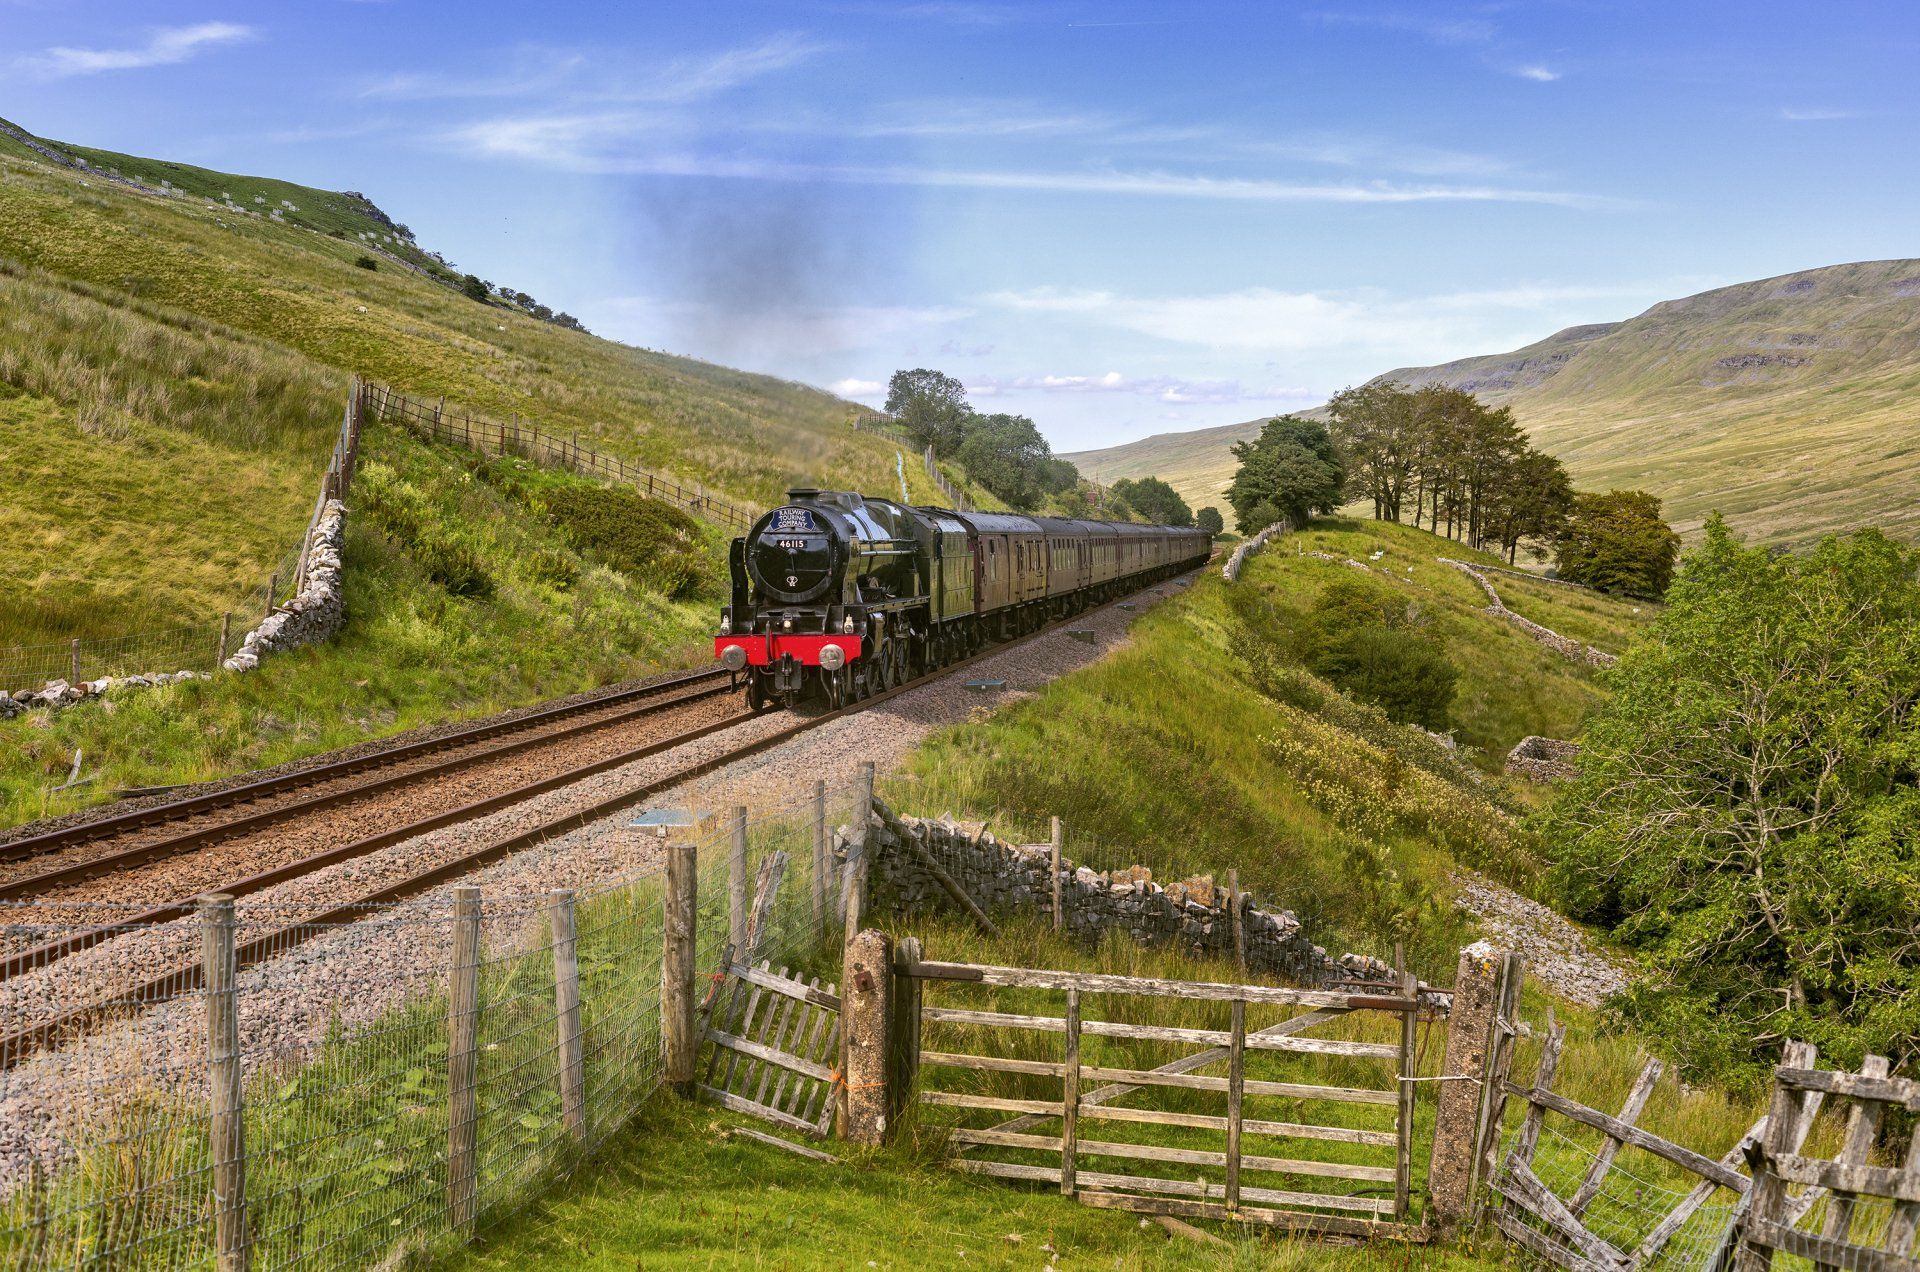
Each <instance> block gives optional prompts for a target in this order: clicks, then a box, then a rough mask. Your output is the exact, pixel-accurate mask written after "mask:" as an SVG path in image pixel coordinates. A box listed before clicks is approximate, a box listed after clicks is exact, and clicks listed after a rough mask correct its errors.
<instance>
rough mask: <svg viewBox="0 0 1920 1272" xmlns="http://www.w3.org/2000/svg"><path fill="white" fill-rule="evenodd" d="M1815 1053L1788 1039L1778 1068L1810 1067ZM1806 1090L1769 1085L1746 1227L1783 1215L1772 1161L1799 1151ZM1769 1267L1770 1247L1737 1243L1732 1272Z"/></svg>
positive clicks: (1783, 1188) (1783, 1199)
mask: <svg viewBox="0 0 1920 1272" xmlns="http://www.w3.org/2000/svg"><path fill="white" fill-rule="evenodd" d="M1815 1055H1816V1052H1815V1050H1814V1046H1813V1044H1812V1043H1810V1042H1799V1041H1789V1042H1788V1043H1787V1045H1786V1046H1785V1047H1784V1048H1783V1049H1782V1053H1781V1056H1780V1067H1781V1068H1783V1069H1811V1068H1813V1062H1814V1058H1815ZM1808 1113H1809V1109H1808V1101H1807V1098H1806V1093H1805V1092H1801V1091H1795V1090H1793V1089H1792V1088H1791V1087H1788V1086H1785V1085H1783V1084H1782V1083H1781V1082H1780V1081H1779V1080H1778V1079H1776V1080H1775V1081H1774V1084H1773V1102H1772V1103H1771V1104H1770V1105H1769V1106H1768V1107H1767V1133H1766V1137H1765V1138H1764V1139H1763V1140H1762V1141H1761V1155H1760V1162H1759V1165H1758V1166H1756V1167H1755V1168H1754V1171H1753V1186H1752V1187H1751V1188H1750V1189H1749V1190H1748V1191H1747V1223H1748V1225H1749V1227H1750V1228H1751V1227H1755V1226H1758V1225H1762V1224H1774V1223H1779V1222H1781V1221H1782V1220H1783V1219H1784V1218H1785V1217H1786V1214H1785V1212H1786V1204H1787V1185H1786V1181H1785V1180H1783V1179H1781V1178H1780V1176H1779V1174H1778V1173H1777V1172H1776V1171H1775V1170H1774V1169H1773V1163H1774V1162H1776V1161H1778V1160H1779V1159H1780V1158H1782V1157H1784V1156H1786V1155H1787V1154H1789V1153H1797V1152H1799V1151H1800V1144H1801V1141H1802V1140H1804V1139H1805V1138H1806V1134H1807V1129H1808V1126H1809V1125H1810V1124H1811V1123H1812V1120H1813V1119H1812V1118H1811V1117H1810V1116H1808ZM1772 1266H1773V1252H1772V1250H1770V1249H1768V1248H1766V1247H1765V1246H1762V1245H1760V1244H1758V1243H1756V1242H1754V1241H1752V1240H1750V1239H1749V1240H1744V1241H1742V1242H1741V1243H1740V1248H1739V1252H1738V1253H1737V1254H1736V1255H1735V1256H1734V1263H1733V1269H1734V1272H1765V1270H1766V1269H1768V1268H1771V1267H1772Z"/></svg>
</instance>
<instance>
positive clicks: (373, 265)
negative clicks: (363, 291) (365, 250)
mask: <svg viewBox="0 0 1920 1272" xmlns="http://www.w3.org/2000/svg"><path fill="white" fill-rule="evenodd" d="M354 264H355V265H357V266H358V267H360V268H361V269H379V268H380V262H379V261H376V260H374V259H373V257H371V256H362V257H361V258H360V259H358V260H356V261H355V262H354Z"/></svg>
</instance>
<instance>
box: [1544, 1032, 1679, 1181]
mask: <svg viewBox="0 0 1920 1272" xmlns="http://www.w3.org/2000/svg"><path fill="white" fill-rule="evenodd" d="M1661 1067H1662V1066H1661V1064H1660V1061H1659V1059H1658V1057H1654V1056H1649V1057H1648V1058H1647V1063H1646V1064H1645V1065H1644V1066H1643V1067H1642V1068H1641V1070H1640V1076H1639V1077H1637V1078H1635V1079H1634V1080H1633V1086H1632V1087H1631V1088H1630V1089H1629V1090H1628V1091H1627V1098H1626V1100H1625V1101H1623V1102H1622V1103H1621V1105H1620V1120H1621V1121H1622V1122H1625V1123H1626V1124H1627V1125H1628V1126H1631V1125H1633V1124H1634V1123H1635V1122H1638V1121H1639V1120H1640V1114H1641V1113H1643V1112H1645V1111H1646V1107H1647V1101H1648V1099H1650V1098H1651V1097H1652V1095H1653V1084H1654V1083H1655V1082H1658V1081H1659V1080H1660V1070H1661ZM1619 1155H1620V1141H1619V1140H1617V1139H1615V1138H1613V1137H1612V1136H1611V1135H1609V1136H1608V1137H1607V1138H1606V1140H1605V1142H1603V1143H1602V1144H1601V1145H1600V1149H1599V1151H1598V1152H1596V1153H1595V1154H1594V1155H1593V1162H1592V1164H1591V1165H1589V1166H1588V1167H1587V1174H1586V1177H1585V1178H1584V1179H1582V1180H1581V1181H1580V1186H1579V1187H1578V1188H1576V1189H1574V1190H1573V1196H1571V1197H1569V1198H1567V1209H1568V1210H1569V1211H1570V1212H1572V1214H1573V1215H1574V1217H1576V1218H1578V1217H1579V1216H1580V1215H1582V1214H1584V1213H1585V1212H1586V1209H1587V1207H1588V1206H1589V1205H1591V1204H1592V1203H1593V1199H1594V1198H1595V1197H1597V1196H1599V1195H1600V1189H1601V1188H1602V1187H1604V1186H1605V1184H1606V1178H1607V1172H1608V1171H1610V1170H1612V1169H1613V1159H1614V1158H1615V1157H1618V1156H1619Z"/></svg>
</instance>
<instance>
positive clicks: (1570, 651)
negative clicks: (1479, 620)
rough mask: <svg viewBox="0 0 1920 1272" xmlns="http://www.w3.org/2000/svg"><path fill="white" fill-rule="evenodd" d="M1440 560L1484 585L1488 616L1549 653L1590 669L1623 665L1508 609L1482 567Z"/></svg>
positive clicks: (1482, 587) (1614, 658)
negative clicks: (1501, 621)
mask: <svg viewBox="0 0 1920 1272" xmlns="http://www.w3.org/2000/svg"><path fill="white" fill-rule="evenodd" d="M1436 559H1437V560H1438V561H1439V562H1440V564H1442V565H1450V566H1452V567H1453V568H1454V569H1456V570H1458V571H1460V573H1462V574H1464V575H1466V576H1467V577H1468V578H1470V579H1472V580H1473V581H1474V582H1475V583H1478V584H1479V585H1480V590H1481V591H1483V592H1485V593H1486V594H1487V612H1488V613H1489V614H1494V615H1497V616H1499V617H1500V618H1503V619H1505V620H1506V621H1507V622H1509V623H1512V624H1513V625H1514V626H1515V627H1518V628H1519V629H1520V630H1521V631H1523V632H1525V633H1526V634H1527V635H1529V636H1531V637H1533V639H1534V640H1536V641H1538V642H1539V643H1541V644H1542V645H1545V646H1546V647H1547V648H1548V649H1551V650H1553V651H1554V652H1555V653H1556V654H1559V655H1561V656H1562V657H1565V658H1571V659H1573V661H1575V662H1584V663H1586V664H1587V665H1588V666H1590V667H1611V666H1613V664H1614V663H1616V662H1619V661H1620V659H1619V656H1618V655H1616V654H1610V653H1608V652H1607V651H1606V650H1604V649H1595V648H1594V647H1593V646H1592V645H1583V644H1581V643H1580V642H1579V641H1577V640H1574V639H1573V638H1571V637H1568V636H1562V635H1561V634H1560V633H1559V632H1556V631H1554V630H1553V629H1552V628H1550V627H1542V626H1541V625H1540V624H1538V623H1536V622H1534V621H1533V620H1532V619H1530V618H1522V617H1521V616H1520V615H1518V614H1516V613H1514V612H1513V611H1512V610H1510V609H1508V608H1507V606H1506V602H1504V601H1502V600H1501V599H1500V593H1498V592H1496V591H1494V590H1493V584H1492V583H1490V582H1488V581H1487V576H1486V575H1485V574H1482V573H1481V572H1480V568H1479V567H1478V566H1474V565H1468V564H1467V563H1466V562H1465V561H1455V560H1452V559H1451V558H1448V557H1438V558H1436Z"/></svg>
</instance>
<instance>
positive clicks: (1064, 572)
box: [713, 489, 1212, 710]
mask: <svg viewBox="0 0 1920 1272" xmlns="http://www.w3.org/2000/svg"><path fill="white" fill-rule="evenodd" d="M1211 544H1212V540H1211V538H1210V536H1209V535H1207V533H1206V532H1205V531H1201V530H1191V529H1181V528H1179V527H1176V526H1149V525H1134V524H1129V523H1126V522H1112V521H1074V520H1067V519H1063V518H1058V517H1024V516H1012V515H1006V514H1000V513H978V512H953V511H951V510H949V509H945V508H917V507H910V506H908V505H905V504H900V503H895V502H894V501H893V500H891V499H875V498H869V497H867V496H863V495H859V494H855V493H853V492H852V491H840V490H810V489H809V490H791V491H788V492H787V502H786V503H785V504H783V505H782V506H780V507H778V508H775V509H774V510H773V511H771V512H769V513H767V514H766V515H764V516H762V517H761V518H760V519H759V520H758V521H756V522H755V523H754V525H753V528H752V530H750V531H749V532H748V533H747V534H746V535H744V536H742V537H741V538H738V539H735V540H734V541H733V545H732V548H731V550H730V552H729V554H728V563H729V566H730V568H731V571H732V575H733V595H732V603H731V604H729V605H728V606H727V607H726V608H725V609H724V610H723V611H722V612H721V616H720V633H719V635H718V636H716V637H715V638H714V642H713V652H714V656H715V657H716V658H718V659H719V660H720V661H721V663H722V664H723V665H725V666H726V667H727V668H728V669H729V670H731V671H732V672H733V673H734V674H735V675H736V676H742V677H744V678H745V680H746V686H747V698H748V702H749V704H750V705H751V706H752V707H753V708H754V709H755V710H758V709H759V708H761V707H763V706H765V705H766V704H768V703H769V702H779V703H781V704H782V705H785V706H792V705H793V704H795V703H797V702H799V701H800V700H802V699H803V698H809V697H818V698H820V699H822V700H824V701H825V702H826V704H827V705H828V706H829V707H835V708H837V707H841V706H845V705H847V704H848V703H852V702H857V701H859V700H860V699H862V698H867V697H871V696H872V695H874V694H877V693H885V692H886V691H887V690H889V689H892V688H894V687H895V686H897V685H901V684H905V683H906V682H907V681H909V680H912V679H913V678H914V677H916V676H919V675H921V674H922V673H923V672H926V671H930V670H932V669H934V668H936V667H942V666H945V665H947V664H948V663H951V662H954V661H957V660H958V659H961V658H965V657H967V656H968V655H970V654H973V653H976V652H978V651H979V650H980V649H982V648H984V647H985V646H986V645H988V644H991V643H993V642H995V641H1001V640H1010V639H1012V638H1014V637H1016V636H1021V635H1025V634H1026V633H1028V632H1032V631H1036V630H1038V629H1039V628H1040V627H1041V626H1043V625H1045V624H1046V623H1047V622H1049V621H1051V620H1053V619H1059V618H1066V617H1068V616H1069V615H1072V614H1075V613H1078V612H1079V611H1081V610H1083V609H1086V608H1088V607H1089V606H1093V605H1098V604H1102V603H1104V602H1106V601H1109V600H1112V599H1113V598H1115V597H1117V596H1124V595H1125V594H1127V593H1128V592H1132V591H1136V590H1138V589H1139V588H1141V587H1144V586H1146V585H1147V584H1149V583H1152V582H1154V581H1156V580H1159V579H1163V578H1167V577H1169V576H1171V575H1174V574H1178V573H1181V572H1183V571H1185V570H1189V569H1192V568H1194V567H1195V566H1198V565H1200V564H1201V563H1203V562H1204V561H1205V560H1206V559H1207V556H1208V553H1209V552H1210V550H1211Z"/></svg>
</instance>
